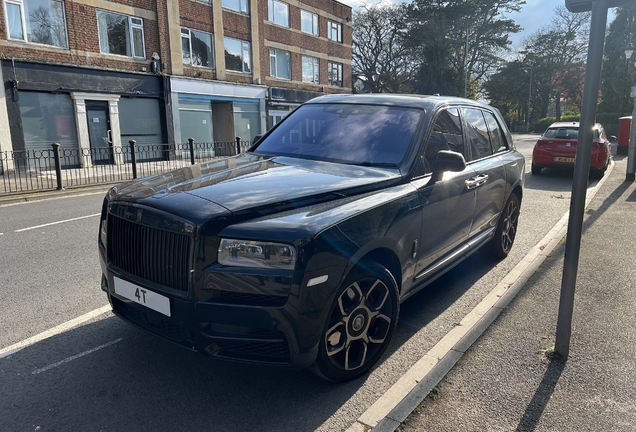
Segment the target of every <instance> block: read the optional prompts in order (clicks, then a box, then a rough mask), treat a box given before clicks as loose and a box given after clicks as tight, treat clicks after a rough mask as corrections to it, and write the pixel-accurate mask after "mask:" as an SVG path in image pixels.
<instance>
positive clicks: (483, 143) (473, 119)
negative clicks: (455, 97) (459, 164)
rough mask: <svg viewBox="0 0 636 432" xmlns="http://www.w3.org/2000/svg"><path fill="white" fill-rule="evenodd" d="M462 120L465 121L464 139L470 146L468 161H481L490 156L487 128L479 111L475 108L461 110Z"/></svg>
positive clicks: (490, 149)
mask: <svg viewBox="0 0 636 432" xmlns="http://www.w3.org/2000/svg"><path fill="white" fill-rule="evenodd" d="M462 113H463V114H464V120H466V138H467V140H468V144H469V146H470V151H471V156H470V159H469V158H466V161H468V160H476V159H481V158H484V157H487V156H490V155H492V153H493V152H492V148H491V147H490V138H489V136H488V128H487V127H486V121H485V120H484V116H483V114H482V113H481V110H478V109H475V108H462Z"/></svg>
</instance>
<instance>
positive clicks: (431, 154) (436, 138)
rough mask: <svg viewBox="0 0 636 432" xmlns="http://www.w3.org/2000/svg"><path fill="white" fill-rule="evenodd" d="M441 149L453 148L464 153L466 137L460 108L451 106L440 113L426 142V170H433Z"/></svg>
mask: <svg viewBox="0 0 636 432" xmlns="http://www.w3.org/2000/svg"><path fill="white" fill-rule="evenodd" d="M440 150H452V151H455V152H458V153H461V154H463V155H464V157H466V155H465V154H464V137H463V135H462V127H461V122H460V120H459V110H458V109H457V108H449V109H447V110H444V111H442V112H440V113H439V115H438V116H437V118H436V119H435V122H434V123H433V127H432V130H431V135H430V137H429V140H428V143H427V144H426V155H425V160H426V164H425V165H426V166H425V171H426V172H431V168H432V167H433V162H434V161H435V156H436V155H437V152H439V151H440Z"/></svg>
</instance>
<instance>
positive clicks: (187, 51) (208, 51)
mask: <svg viewBox="0 0 636 432" xmlns="http://www.w3.org/2000/svg"><path fill="white" fill-rule="evenodd" d="M181 51H182V52H183V63H184V64H191V65H193V66H205V67H209V68H213V67H214V54H213V53H214V52H213V48H212V35H211V34H209V33H203V32H200V31H197V30H190V29H187V28H181Z"/></svg>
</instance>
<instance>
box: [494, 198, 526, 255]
mask: <svg viewBox="0 0 636 432" xmlns="http://www.w3.org/2000/svg"><path fill="white" fill-rule="evenodd" d="M519 207H520V206H519V197H517V195H515V194H514V193H513V194H511V195H510V197H509V198H508V201H506V205H505V206H504V208H503V210H502V212H501V216H499V222H498V223H497V229H496V230H495V236H494V237H493V239H492V240H491V241H490V243H489V244H488V246H489V248H488V249H489V252H490V254H491V255H493V256H494V257H496V258H501V259H503V258H506V257H507V256H508V254H509V253H510V250H511V249H512V245H513V244H514V241H515V237H516V235H517V224H518V223H519Z"/></svg>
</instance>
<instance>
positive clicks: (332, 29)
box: [327, 21, 342, 42]
mask: <svg viewBox="0 0 636 432" xmlns="http://www.w3.org/2000/svg"><path fill="white" fill-rule="evenodd" d="M327 38H328V39H329V40H332V41H336V42H342V24H340V23H337V22H333V21H327Z"/></svg>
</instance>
